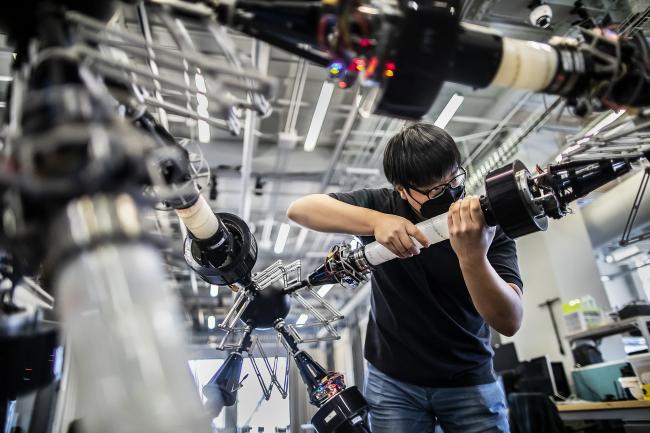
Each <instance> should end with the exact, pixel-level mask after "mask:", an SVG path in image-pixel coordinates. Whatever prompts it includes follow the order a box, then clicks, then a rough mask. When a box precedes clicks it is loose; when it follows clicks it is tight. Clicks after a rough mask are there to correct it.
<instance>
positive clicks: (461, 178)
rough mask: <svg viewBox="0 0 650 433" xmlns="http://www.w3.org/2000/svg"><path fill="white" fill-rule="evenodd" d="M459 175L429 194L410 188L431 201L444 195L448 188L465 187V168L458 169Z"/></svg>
mask: <svg viewBox="0 0 650 433" xmlns="http://www.w3.org/2000/svg"><path fill="white" fill-rule="evenodd" d="M457 171H458V172H459V173H458V174H457V175H456V176H454V177H452V178H451V179H450V180H449V182H447V183H443V184H441V185H436V186H434V187H433V188H431V189H430V190H429V191H428V192H427V191H422V190H420V189H418V188H416V187H414V186H410V187H409V188H411V189H412V190H414V191H417V192H419V193H420V194H422V195H426V196H427V198H428V199H429V200H431V199H434V198H436V197H438V196H440V195H442V194H443V193H444V192H445V191H447V189H448V188H458V187H459V186H462V185H465V179H466V178H467V171H465V169H464V168H463V167H458V170H457Z"/></svg>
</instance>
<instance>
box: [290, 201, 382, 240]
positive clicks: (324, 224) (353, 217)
mask: <svg viewBox="0 0 650 433" xmlns="http://www.w3.org/2000/svg"><path fill="white" fill-rule="evenodd" d="M378 214H379V212H377V211H374V210H371V209H366V208H362V207H358V206H353V205H350V204H347V203H343V202H341V201H339V200H336V199H334V198H332V197H330V196H328V195H325V194H312V195H308V196H305V197H302V198H300V199H298V200H296V201H294V202H293V203H292V204H291V206H289V209H288V210H287V216H288V217H289V219H291V220H293V221H295V222H297V223H298V224H300V225H302V226H305V227H307V228H310V229H312V230H316V231H319V232H328V233H344V234H350V235H372V234H373V230H374V227H375V226H374V219H375V218H376V217H377V215H378Z"/></svg>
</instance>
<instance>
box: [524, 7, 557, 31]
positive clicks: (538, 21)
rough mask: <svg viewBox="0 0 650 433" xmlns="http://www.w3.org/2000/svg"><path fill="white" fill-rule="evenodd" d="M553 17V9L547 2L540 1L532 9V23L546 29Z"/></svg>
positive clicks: (530, 17)
mask: <svg viewBox="0 0 650 433" xmlns="http://www.w3.org/2000/svg"><path fill="white" fill-rule="evenodd" d="M551 18H553V9H551V7H550V6H549V5H547V4H544V3H539V4H538V5H537V6H535V7H533V8H532V9H531V11H530V16H529V19H530V23H531V24H532V25H534V26H536V27H540V28H542V29H546V28H548V27H549V26H550V25H551Z"/></svg>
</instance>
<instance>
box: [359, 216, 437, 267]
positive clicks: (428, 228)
mask: <svg viewBox="0 0 650 433" xmlns="http://www.w3.org/2000/svg"><path fill="white" fill-rule="evenodd" d="M416 226H417V228H419V229H420V231H421V232H422V233H423V234H424V236H426V237H427V239H429V244H430V245H432V244H437V243H438V242H442V241H444V240H447V239H449V227H448V226H447V213H446V212H445V213H444V214H442V215H438V216H436V217H433V218H430V219H428V220H426V221H422V222H421V223H418V224H416ZM413 241H414V242H415V245H417V246H418V247H419V248H421V247H422V245H421V244H420V243H419V242H418V241H416V240H415V239H413ZM364 254H365V255H366V259H367V260H368V263H370V264H371V265H373V266H375V265H379V264H381V263H384V262H387V261H389V260H393V259H394V258H397V256H396V255H395V254H393V253H392V252H391V251H390V250H389V249H388V248H386V247H385V246H383V245H382V244H380V243H379V242H377V241H375V242H372V243H370V244H368V245H366V246H365V248H364Z"/></svg>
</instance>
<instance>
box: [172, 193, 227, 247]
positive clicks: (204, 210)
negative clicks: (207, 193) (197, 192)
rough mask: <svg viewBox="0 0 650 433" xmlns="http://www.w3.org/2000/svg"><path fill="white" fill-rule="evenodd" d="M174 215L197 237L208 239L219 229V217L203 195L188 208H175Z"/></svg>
mask: <svg viewBox="0 0 650 433" xmlns="http://www.w3.org/2000/svg"><path fill="white" fill-rule="evenodd" d="M176 215H178V217H179V218H180V219H181V221H182V222H183V224H185V227H187V229H188V230H189V231H190V232H191V233H192V234H193V235H194V237H195V238H197V239H209V238H210V237H211V236H212V235H214V234H215V233H216V232H217V230H218V229H219V219H218V218H217V217H216V215H215V214H214V212H212V209H210V205H209V204H208V202H207V201H206V200H205V198H204V197H203V196H199V199H198V200H197V201H196V203H194V204H193V205H192V206H190V207H188V208H185V209H176Z"/></svg>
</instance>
